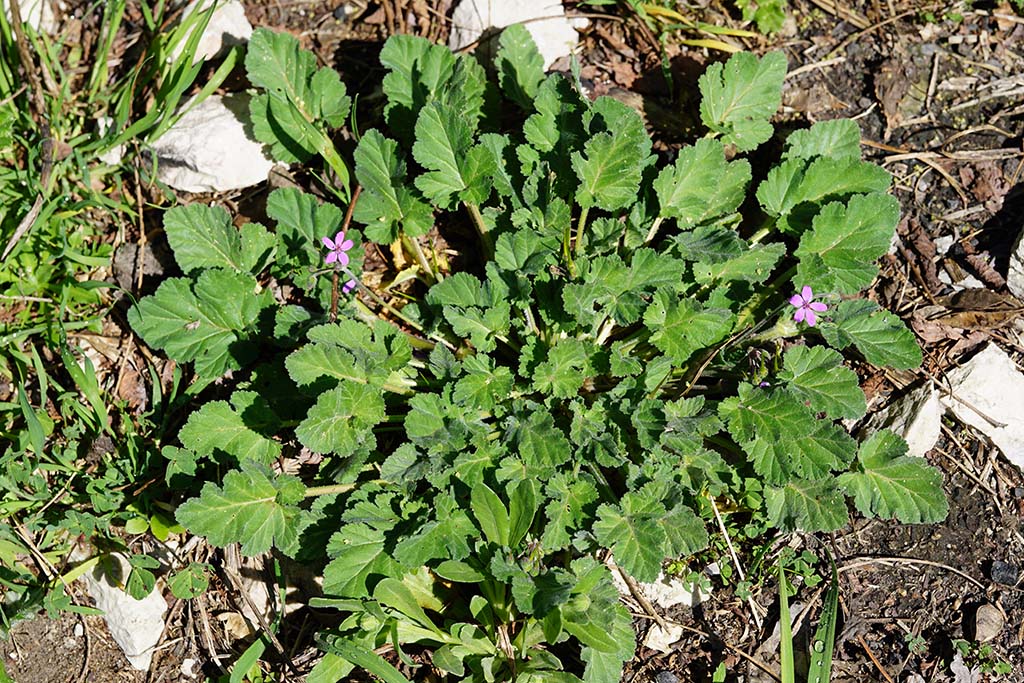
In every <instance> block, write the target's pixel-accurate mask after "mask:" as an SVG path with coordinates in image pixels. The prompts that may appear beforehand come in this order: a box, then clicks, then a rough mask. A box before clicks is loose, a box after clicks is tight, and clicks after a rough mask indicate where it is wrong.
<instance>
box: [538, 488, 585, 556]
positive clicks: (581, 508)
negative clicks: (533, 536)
mask: <svg viewBox="0 0 1024 683" xmlns="http://www.w3.org/2000/svg"><path fill="white" fill-rule="evenodd" d="M544 494H545V495H546V496H547V498H548V504H547V505H546V506H545V508H544V514H545V515H546V516H547V521H546V522H545V524H544V532H543V534H542V536H541V545H542V546H543V547H544V550H545V551H546V552H554V551H556V550H561V549H562V548H565V547H566V546H568V545H569V542H570V540H571V539H572V532H574V531H575V530H576V529H578V528H579V526H580V524H581V523H582V522H583V520H584V519H585V518H586V510H587V509H588V507H589V506H590V504H591V503H594V502H595V501H597V497H598V494H597V487H596V486H594V484H593V483H592V482H591V480H590V479H589V477H587V476H586V475H580V476H578V477H572V476H571V475H569V474H567V473H564V472H559V473H557V474H555V476H554V477H552V478H551V479H550V480H549V481H548V482H547V484H546V485H545V487H544Z"/></svg>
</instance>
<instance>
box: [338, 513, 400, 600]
mask: <svg viewBox="0 0 1024 683" xmlns="http://www.w3.org/2000/svg"><path fill="white" fill-rule="evenodd" d="M384 543H385V538H384V534H383V532H381V531H378V530H375V529H372V528H370V527H369V526H368V525H366V524H346V525H345V526H343V527H342V528H341V529H340V530H339V531H338V532H337V533H335V534H334V535H333V536H331V540H330V541H329V542H328V545H327V554H328V555H329V556H330V557H331V558H333V559H332V560H331V561H330V562H329V563H328V564H327V566H326V567H324V593H326V594H328V595H340V596H342V597H347V598H365V597H369V596H370V592H371V591H372V589H373V586H372V585H369V584H368V583H367V581H368V580H369V579H370V578H371V577H376V578H377V579H378V580H379V579H380V578H382V577H386V576H401V574H402V569H401V567H400V566H399V565H398V563H396V562H395V561H394V560H392V559H391V557H390V556H389V555H388V554H387V552H385V550H384Z"/></svg>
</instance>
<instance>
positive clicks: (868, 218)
mask: <svg viewBox="0 0 1024 683" xmlns="http://www.w3.org/2000/svg"><path fill="white" fill-rule="evenodd" d="M899 218H900V206H899V202H897V201H896V198H895V197H893V196H891V195H877V194H875V195H863V196H856V197H852V198H851V199H850V201H849V204H848V205H847V206H843V205H842V204H839V203H838V202H836V203H832V204H828V205H826V206H825V207H824V208H822V210H821V213H819V214H818V215H817V216H815V218H814V223H813V227H812V229H811V230H810V231H808V232H805V233H804V235H803V237H801V239H800V246H799V247H798V248H797V250H796V252H795V253H796V256H797V258H799V259H800V263H799V265H798V266H797V282H800V283H802V284H803V285H810V286H811V287H812V288H813V289H815V290H816V291H818V292H836V293H839V294H856V293H857V292H859V291H860V290H862V289H864V288H865V287H867V286H868V285H870V284H871V282H872V280H874V279H875V276H876V275H877V274H878V267H877V266H876V265H875V261H876V260H877V259H878V258H879V257H880V256H882V254H884V253H885V252H886V251H887V250H888V249H889V243H890V242H891V241H892V236H893V233H894V232H895V230H896V223H897V222H898V221H899Z"/></svg>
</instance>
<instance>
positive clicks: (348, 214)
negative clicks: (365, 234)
mask: <svg viewBox="0 0 1024 683" xmlns="http://www.w3.org/2000/svg"><path fill="white" fill-rule="evenodd" d="M362 191H363V188H362V186H361V185H356V189H355V190H354V191H353V192H352V201H350V202H349V203H348V208H347V209H346V210H345V220H344V221H342V223H341V231H342V232H348V226H349V224H350V223H352V211H353V210H354V209H355V208H356V201H358V200H359V193H360V192H362ZM338 279H339V278H338V264H337V263H335V264H334V276H333V278H332V279H331V316H330V318H329V320H330V321H331V322H332V323H333V322H334V321H335V320H337V319H338Z"/></svg>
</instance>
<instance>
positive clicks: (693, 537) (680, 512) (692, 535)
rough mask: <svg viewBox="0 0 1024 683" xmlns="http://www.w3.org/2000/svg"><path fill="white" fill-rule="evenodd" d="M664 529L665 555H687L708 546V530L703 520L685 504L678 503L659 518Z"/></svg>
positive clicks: (679, 556) (680, 556)
mask: <svg viewBox="0 0 1024 683" xmlns="http://www.w3.org/2000/svg"><path fill="white" fill-rule="evenodd" d="M660 524H661V527H662V529H664V530H665V538H666V541H667V543H666V545H665V556H666V557H678V558H682V557H689V556H690V555H693V554H695V553H698V552H700V551H701V550H704V549H705V548H707V547H708V542H709V540H710V539H709V537H708V530H707V528H706V527H705V526H704V520H702V519H701V518H700V517H698V516H697V515H696V513H694V511H693V510H691V509H690V508H689V507H687V506H686V505H683V504H682V503H680V504H679V505H676V506H675V507H674V508H672V509H671V510H669V512H668V514H666V515H665V516H664V517H662V518H661V522H660Z"/></svg>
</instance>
